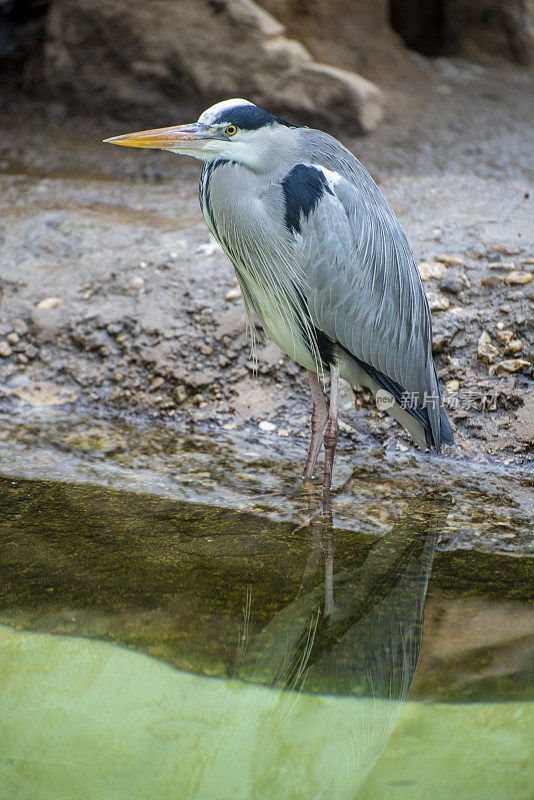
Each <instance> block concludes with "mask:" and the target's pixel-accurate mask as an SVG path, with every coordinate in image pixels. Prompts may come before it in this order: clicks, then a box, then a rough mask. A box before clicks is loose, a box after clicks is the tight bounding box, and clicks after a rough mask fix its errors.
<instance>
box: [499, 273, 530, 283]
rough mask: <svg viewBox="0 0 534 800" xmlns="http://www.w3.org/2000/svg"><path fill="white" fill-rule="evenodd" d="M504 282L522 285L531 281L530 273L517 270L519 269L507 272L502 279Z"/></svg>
mask: <svg viewBox="0 0 534 800" xmlns="http://www.w3.org/2000/svg"><path fill="white" fill-rule="evenodd" d="M504 282H505V283H508V284H514V285H524V284H527V283H532V275H531V274H530V272H519V270H514V271H513V272H509V273H508V275H507V276H506V277H505V279H504Z"/></svg>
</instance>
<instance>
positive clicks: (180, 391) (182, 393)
mask: <svg viewBox="0 0 534 800" xmlns="http://www.w3.org/2000/svg"><path fill="white" fill-rule="evenodd" d="M174 396H175V397H176V399H177V401H178V402H179V403H185V401H186V400H187V392H186V390H185V387H184V386H177V387H176V389H175V390H174Z"/></svg>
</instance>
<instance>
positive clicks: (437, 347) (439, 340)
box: [432, 333, 447, 353]
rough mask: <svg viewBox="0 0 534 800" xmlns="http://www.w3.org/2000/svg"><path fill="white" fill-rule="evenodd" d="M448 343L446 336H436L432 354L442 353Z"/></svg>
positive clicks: (440, 334) (433, 341) (439, 334)
mask: <svg viewBox="0 0 534 800" xmlns="http://www.w3.org/2000/svg"><path fill="white" fill-rule="evenodd" d="M446 341H447V340H446V339H445V336H444V335H443V334H442V333H438V334H437V335H436V336H434V338H433V339H432V352H433V353H441V351H442V350H443V348H444V347H445V343H446Z"/></svg>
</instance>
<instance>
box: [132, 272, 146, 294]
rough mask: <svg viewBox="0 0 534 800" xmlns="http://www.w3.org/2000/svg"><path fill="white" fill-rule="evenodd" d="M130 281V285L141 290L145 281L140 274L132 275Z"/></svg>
mask: <svg viewBox="0 0 534 800" xmlns="http://www.w3.org/2000/svg"><path fill="white" fill-rule="evenodd" d="M130 283H131V285H132V288H134V289H138V290H139V291H141V289H142V288H143V287H144V285H145V281H144V279H143V278H142V277H141V276H140V275H134V276H133V278H132V279H131V281H130Z"/></svg>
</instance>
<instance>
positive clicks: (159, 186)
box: [0, 59, 534, 465]
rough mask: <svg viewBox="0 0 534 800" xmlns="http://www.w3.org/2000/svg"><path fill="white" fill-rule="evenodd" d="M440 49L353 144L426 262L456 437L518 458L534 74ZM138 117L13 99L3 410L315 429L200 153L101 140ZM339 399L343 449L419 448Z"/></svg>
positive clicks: (2, 181) (533, 238)
mask: <svg viewBox="0 0 534 800" xmlns="http://www.w3.org/2000/svg"><path fill="white" fill-rule="evenodd" d="M426 63H427V65H426V70H427V72H428V82H427V85H426V86H425V87H424V88H422V87H418V91H417V93H413V92H412V94H410V93H409V92H408V91H407V90H404V89H402V88H399V91H398V94H397V95H396V96H395V97H393V95H391V109H393V108H394V109H395V112H393V110H391V111H390V112H389V113H388V118H387V120H386V122H385V123H383V125H382V126H381V127H380V129H379V130H378V132H377V133H376V134H374V135H373V136H371V137H368V138H361V139H357V140H352V141H345V143H346V144H347V145H348V146H349V147H350V148H351V149H352V150H353V151H354V152H355V153H356V154H357V155H358V157H359V158H360V160H361V161H363V163H364V164H365V165H366V166H367V167H368V168H369V170H370V172H371V174H372V175H373V177H374V178H375V180H376V181H377V182H378V184H379V185H380V187H381V189H382V190H383V192H384V194H385V195H386V197H387V198H388V200H389V201H390V203H391V205H392V206H393V208H394V210H395V211H396V213H397V214H398V216H399V218H400V220H401V223H402V225H403V226H404V228H405V230H406V232H407V234H408V238H409V240H410V243H411V245H412V248H413V250H414V253H415V256H416V259H417V261H418V263H420V264H422V265H423V266H422V271H423V277H424V278H425V279H426V280H425V287H426V289H427V292H428V295H429V300H430V304H431V308H432V310H433V313H432V318H433V326H434V350H435V358H436V365H437V369H438V374H439V377H440V379H441V385H442V388H443V393H444V398H445V402H446V405H447V407H448V409H449V416H450V418H451V421H452V422H453V427H454V428H455V431H456V440H457V444H456V452H457V453H458V455H459V456H466V457H478V458H480V457H483V458H488V457H489V458H491V459H495V460H501V461H503V462H504V463H505V464H508V465H510V464H514V463H517V464H518V465H519V464H523V465H524V464H525V462H527V461H529V459H530V458H531V454H532V443H533V440H534V390H533V384H532V361H533V355H534V347H533V344H534V329H533V326H532V300H533V288H534V285H533V283H532V271H533V270H534V196H533V178H534V148H533V147H532V130H533V129H534V103H533V102H532V98H533V96H534V80H533V77H534V76H533V73H532V71H525V70H521V69H519V68H512V67H510V68H507V69H504V70H497V69H490V68H482V67H480V66H474V65H469V64H467V63H463V62H457V61H454V60H450V59H448V60H445V59H438V60H435V61H429V62H426ZM183 121H184V122H185V121H187V120H183ZM174 122H178V120H173V119H168V120H165V119H155V120H154V126H157V125H163V124H172V123H174ZM124 132H125V131H124V130H123V126H120V127H118V125H117V123H114V122H113V121H112V120H88V119H81V118H70V117H68V116H65V115H64V109H63V107H61V106H55V105H39V104H37V103H35V104H33V105H27V104H24V103H22V102H21V103H20V105H18V106H17V107H12V108H10V109H8V110H6V111H5V112H4V113H3V114H2V115H1V116H0V185H1V187H2V189H1V193H0V209H1V211H0V214H1V218H0V301H1V305H0V403H1V404H2V407H3V409H4V410H6V409H12V410H13V411H16V410H17V409H20V408H21V407H23V406H34V407H35V406H42V405H44V406H53V405H61V404H67V403H68V404H76V405H78V406H79V407H92V408H95V407H97V408H98V409H99V413H101V414H104V415H110V416H113V415H115V416H117V415H119V416H120V415H124V414H126V413H127V414H134V415H144V416H145V417H146V416H148V417H149V418H159V419H165V420H167V421H171V420H174V421H176V425H177V427H178V428H179V429H180V430H184V429H185V430H188V431H196V432H201V433H202V432H206V431H208V430H213V429H214V428H219V427H220V428H222V429H224V430H226V431H236V432H241V433H243V431H245V432H246V430H247V428H250V429H255V430H256V431H258V429H259V430H260V431H262V433H263V434H264V435H265V437H267V438H269V437H271V438H273V440H278V442H280V441H290V440H291V439H292V438H295V437H299V438H300V437H306V436H307V435H308V432H307V423H308V417H309V399H308V390H307V382H306V380H305V376H304V374H303V372H302V370H300V368H298V367H297V366H295V365H294V364H293V363H291V362H290V361H289V360H288V359H287V358H286V357H285V356H283V354H282V353H281V352H280V351H279V350H278V349H277V348H276V347H275V346H274V345H273V344H271V343H269V342H268V341H267V340H265V339H264V338H262V333H261V332H260V343H259V351H258V360H259V365H258V375H257V377H254V376H253V374H252V372H253V364H252V362H251V359H250V342H249V340H248V338H247V333H246V330H245V318H244V312H243V309H242V302H241V298H240V297H239V293H238V290H237V287H236V283H235V280H234V277H233V270H232V267H231V265H230V264H229V262H228V261H227V259H226V257H225V256H224V254H223V253H222V251H221V250H220V249H219V247H218V246H217V245H216V244H215V243H214V242H213V240H210V237H209V235H208V231H207V228H206V226H205V223H204V221H203V219H202V216H201V213H200V210H199V204H198V199H197V181H198V176H199V171H200V164H199V163H198V162H194V161H193V160H187V159H183V158H180V157H177V156H173V155H172V154H170V153H160V152H146V151H129V150H125V149H121V148H113V147H110V146H108V145H104V144H101V140H102V139H103V138H105V137H108V136H112V135H116V134H119V133H124ZM481 337H482V338H481ZM341 408H342V412H343V413H342V425H341V430H342V434H343V435H342V437H341V438H342V441H341V443H340V447H341V448H342V449H343V448H345V449H347V448H348V449H351V448H352V449H354V448H358V447H359V446H362V445H366V444H368V443H369V442H370V441H371V442H375V443H380V444H385V445H386V446H390V447H394V448H399V449H401V450H403V451H406V450H407V449H411V448H412V447H413V445H412V443H411V440H409V439H408V437H407V436H406V435H405V434H404V432H403V431H402V430H401V429H400V428H399V427H398V425H397V424H396V423H395V422H394V421H392V420H390V419H389V418H388V417H385V416H384V415H383V414H382V413H380V412H378V411H377V410H376V409H375V407H374V405H373V403H372V401H371V399H370V397H368V396H367V395H366V394H364V393H361V392H359V393H357V394H356V398H355V400H354V397H353V395H352V392H351V390H350V388H349V387H345V389H344V391H343V398H342V403H341Z"/></svg>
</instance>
